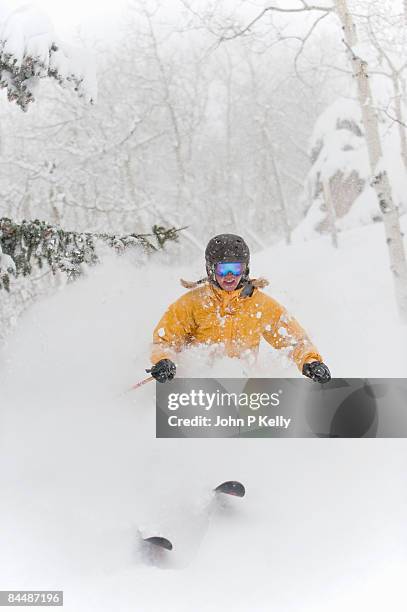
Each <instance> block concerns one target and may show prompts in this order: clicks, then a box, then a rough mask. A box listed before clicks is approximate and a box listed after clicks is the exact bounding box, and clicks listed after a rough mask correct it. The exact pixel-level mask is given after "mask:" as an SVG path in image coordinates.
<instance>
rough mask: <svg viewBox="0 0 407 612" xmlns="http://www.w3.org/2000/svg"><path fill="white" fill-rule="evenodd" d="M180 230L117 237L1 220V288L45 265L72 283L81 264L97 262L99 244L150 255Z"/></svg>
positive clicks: (158, 229)
mask: <svg viewBox="0 0 407 612" xmlns="http://www.w3.org/2000/svg"><path fill="white" fill-rule="evenodd" d="M183 229H185V228H179V229H177V228H175V227H171V228H165V227H162V226H159V225H154V226H153V227H152V232H151V233H149V234H135V233H134V234H127V235H125V236H120V235H115V234H107V233H91V232H82V233H81V232H75V231H66V230H63V229H61V228H58V227H56V226H53V225H49V224H47V223H46V222H45V221H39V220H38V219H35V220H34V221H22V222H21V223H16V222H14V221H12V220H11V219H8V218H7V217H3V218H0V289H6V291H9V289H10V275H13V276H15V277H18V276H20V275H22V276H28V275H30V274H31V273H32V271H33V268H34V267H36V268H39V269H42V268H43V266H44V264H48V266H49V268H50V270H51V272H52V273H53V274H55V273H56V272H57V270H60V271H62V272H64V273H65V274H67V276H68V279H69V280H73V279H75V278H77V277H78V276H80V275H81V274H82V271H83V269H82V268H83V265H82V264H87V265H94V264H96V263H98V262H99V257H98V255H97V242H98V241H102V242H104V243H105V244H107V245H108V246H109V247H111V248H113V249H115V250H116V251H117V252H119V253H121V252H123V251H124V250H126V249H127V248H130V247H141V248H142V250H143V251H144V252H145V253H152V252H156V251H158V250H160V249H162V248H163V247H164V245H165V243H166V242H167V241H169V240H173V241H176V240H177V239H178V233H179V232H180V231H182V230H183Z"/></svg>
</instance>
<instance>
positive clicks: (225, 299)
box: [209, 283, 256, 305]
mask: <svg viewBox="0 0 407 612" xmlns="http://www.w3.org/2000/svg"><path fill="white" fill-rule="evenodd" d="M209 288H210V291H212V294H213V295H214V296H215V297H216V299H217V300H218V301H219V302H221V303H222V304H225V305H226V304H230V303H231V302H234V301H235V300H236V301H237V300H239V299H247V298H245V296H242V295H241V293H242V288H241V287H240V288H239V289H235V290H234V291H225V290H224V289H221V288H220V287H216V286H215V285H213V284H212V283H211V284H210V285H209ZM255 291H256V290H255Z"/></svg>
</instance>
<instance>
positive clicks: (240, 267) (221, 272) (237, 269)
mask: <svg viewBox="0 0 407 612" xmlns="http://www.w3.org/2000/svg"><path fill="white" fill-rule="evenodd" d="M215 270H216V274H217V275H218V276H227V275H228V274H233V276H241V275H242V274H243V272H244V264H242V263H241V262H240V261H233V262H230V263H218V264H216V269H215Z"/></svg>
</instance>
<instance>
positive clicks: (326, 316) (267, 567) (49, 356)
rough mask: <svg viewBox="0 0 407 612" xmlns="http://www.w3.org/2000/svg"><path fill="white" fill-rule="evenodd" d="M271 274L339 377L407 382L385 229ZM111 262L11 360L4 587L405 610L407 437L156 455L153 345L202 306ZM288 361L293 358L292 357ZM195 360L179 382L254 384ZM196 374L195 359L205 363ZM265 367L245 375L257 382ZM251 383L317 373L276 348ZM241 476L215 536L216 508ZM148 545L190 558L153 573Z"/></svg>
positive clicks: (166, 449)
mask: <svg viewBox="0 0 407 612" xmlns="http://www.w3.org/2000/svg"><path fill="white" fill-rule="evenodd" d="M340 240H341V249H340V250H338V251H337V252H335V251H334V250H333V249H332V248H331V246H330V244H329V240H328V239H319V240H316V241H313V242H308V243H303V244H301V245H297V246H293V247H290V248H287V247H284V246H278V247H276V248H272V249H269V250H267V251H264V252H263V253H260V254H258V255H257V256H256V257H254V261H253V264H252V270H253V273H254V274H255V275H256V276H259V275H265V276H267V277H268V278H269V280H270V282H271V284H270V288H269V289H268V290H269V292H270V294H272V295H274V296H275V297H277V299H280V301H282V302H283V303H284V304H285V305H286V306H287V307H288V308H289V309H290V310H291V311H292V313H293V314H294V315H295V316H296V317H297V318H298V319H299V320H300V322H301V323H302V324H303V325H304V327H306V329H307V330H308V331H309V333H310V335H311V337H312V338H313V340H314V341H315V343H316V344H317V346H318V347H319V348H320V350H321V352H322V354H323V355H324V357H325V360H326V362H327V363H328V364H329V366H330V367H331V368H332V371H333V373H334V375H336V376H357V377H359V376H361V377H362V376H363V377H364V376H406V374H407V365H406V358H405V357H406V348H405V347H406V340H407V337H406V336H407V334H406V329H405V327H402V326H400V325H399V324H398V321H397V316H396V311H395V306H394V303H393V298H392V286H391V278H390V274H389V273H388V270H387V259H386V253H385V248H384V238H383V227H382V226H381V225H374V226H370V227H365V228H362V229H358V230H355V231H353V232H348V233H346V234H344V235H342V236H341V238H340ZM201 274H202V264H201V262H196V263H195V264H193V265H192V266H191V268H189V269H174V267H173V266H169V265H167V264H165V262H164V261H160V260H159V259H158V258H157V260H156V263H155V264H154V265H153V266H151V267H149V268H148V269H147V268H143V269H139V268H137V267H135V266H134V264H133V262H132V260H131V258H130V257H129V258H127V259H126V258H124V257H121V258H117V259H109V260H107V261H106V262H105V263H104V264H103V265H102V266H99V267H97V268H95V269H93V270H92V271H91V272H90V273H89V274H88V276H87V277H86V278H83V279H81V280H80V281H78V282H77V283H75V284H73V285H71V286H69V287H68V288H66V289H64V290H63V291H61V292H59V293H58V294H56V295H54V296H53V297H51V298H49V299H47V300H44V301H43V302H42V303H39V304H37V305H36V306H35V307H33V308H32V309H31V311H30V312H29V313H27V315H26V316H25V318H24V319H23V321H22V322H21V324H20V326H19V328H18V331H17V332H16V333H15V334H14V336H13V337H12V338H11V339H10V341H9V345H8V346H7V347H6V348H5V349H4V350H3V352H2V354H1V357H0V364H1V368H0V372H1V373H0V402H1V403H0V491H1V497H0V589H30V588H32V589H52V588H55V589H63V590H64V592H65V604H64V609H66V610H67V611H69V612H74V611H75V612H81V611H82V610H83V611H86V612H90V611H92V612H93V611H97V612H101V611H105V610H106V611H109V612H110V611H111V610H115V611H120V612H127V611H130V610H131V611H133V610H137V611H138V610H141V611H142V612H152V611H165V612H167V611H171V612H172V611H174V612H175V611H177V612H182V611H188V612H190V611H192V610H193V611H194V612H195V611H203V610H205V611H209V610H211V611H214V610H226V609H232V610H239V611H240V610H242V611H243V610H244V611H250V612H252V611H256V612H257V611H263V610H264V611H265V610H273V609H277V610H279V611H280V612H286V611H287V612H288V611H290V612H292V611H303V610H304V611H305V610H312V612H318V611H320V610H321V611H322V610H323V611H324V612H337V611H338V612H339V611H341V612H342V611H343V610H347V611H349V612H353V611H355V612H356V611H358V612H360V611H361V610H369V612H372V611H376V610H382V609H383V608H384V607H385V606H386V607H387V608H388V609H391V610H392V612H394V611H398V610H405V605H406V602H405V594H404V580H405V571H406V562H407V553H406V544H407V529H406V526H405V516H406V510H407V487H406V476H405V474H406V470H405V467H406V458H407V448H406V442H405V441H404V440H396V439H393V440H383V439H382V440H374V439H365V440H340V439H339V440H326V439H325V440H324V439H318V440H313V439H305V440H296V439H293V440H287V439H280V440H279V439H275V440H271V439H270V440H267V439H246V440H243V439H241V440H239V439H233V440H221V439H213V440H206V439H193V440H157V439H155V437H154V436H155V415H154V387H153V386H152V385H146V386H145V387H143V388H141V389H139V390H137V391H136V392H133V393H123V391H124V390H126V389H127V388H128V387H129V385H130V384H132V383H133V382H136V381H137V380H139V379H140V378H142V377H143V376H144V368H145V367H147V364H148V345H149V342H150V334H151V330H152V328H153V326H154V324H155V322H156V321H157V320H158V318H159V316H160V315H161V313H162V312H163V310H164V309H165V308H166V306H167V305H168V304H169V303H170V302H171V301H173V300H174V299H176V297H177V296H179V295H180V294H181V292H182V291H184V290H183V289H182V288H181V287H180V286H179V284H178V278H179V277H180V276H183V277H184V278H188V279H195V278H198V277H200V275H201ZM274 353H275V352H274ZM205 360H206V356H205V355H204V354H202V352H200V351H196V350H195V351H192V354H190V355H189V358H188V360H186V359H184V360H182V359H181V360H180V367H179V374H180V375H187V374H190V375H194V376H200V375H208V374H213V375H219V374H222V375H223V376H238V375H240V374H241V373H242V364H241V363H239V362H233V361H232V360H226V359H225V360H222V361H221V362H218V363H216V364H214V365H213V366H212V367H210V366H208V365H207V364H206V361H205ZM187 361H188V362H187ZM245 367H246V366H245ZM249 373H250V374H251V375H259V376H262V375H272V376H273V375H274V376H279V375H287V376H292V375H295V376H296V375H298V373H297V372H296V371H295V369H293V368H290V367H287V364H286V363H284V361H283V360H281V359H280V358H279V356H278V354H273V352H272V351H271V350H270V349H269V348H268V347H264V348H263V350H262V355H261V363H260V364H259V367H258V368H257V369H256V371H255V372H254V371H251V372H250V371H249ZM226 479H240V480H242V481H243V482H244V483H245V484H246V487H247V496H246V497H245V498H244V499H236V500H234V499H232V500H230V501H229V504H228V507H225V508H220V509H219V510H218V511H217V513H216V515H215V516H214V517H213V518H212V520H211V521H210V524H208V517H207V512H206V510H205V508H206V505H205V504H206V503H207V501H208V491H209V490H210V489H211V488H212V487H213V486H215V485H216V484H219V483H220V482H221V481H222V480H226ZM138 530H144V531H143V532H144V533H146V534H147V533H148V534H151V533H156V532H157V531H159V532H162V533H163V535H167V536H168V537H170V538H172V539H173V540H174V543H175V548H174V551H173V552H172V553H169V554H166V555H163V556H162V558H155V559H151V558H147V557H146V555H145V553H144V552H143V551H142V550H141V549H140V546H139V541H138V539H137V532H138Z"/></svg>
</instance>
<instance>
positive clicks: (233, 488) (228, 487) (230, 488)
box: [215, 480, 246, 497]
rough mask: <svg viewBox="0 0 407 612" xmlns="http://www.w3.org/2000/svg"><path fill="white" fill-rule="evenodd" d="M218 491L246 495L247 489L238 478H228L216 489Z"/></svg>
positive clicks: (236, 495)
mask: <svg viewBox="0 0 407 612" xmlns="http://www.w3.org/2000/svg"><path fill="white" fill-rule="evenodd" d="M215 492H216V493H225V495H234V496H235V497H244V495H245V493H246V489H245V488H244V486H243V485H242V483H241V482H238V481H237V480H227V481H226V482H222V484H220V485H219V486H217V487H216V489H215Z"/></svg>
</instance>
